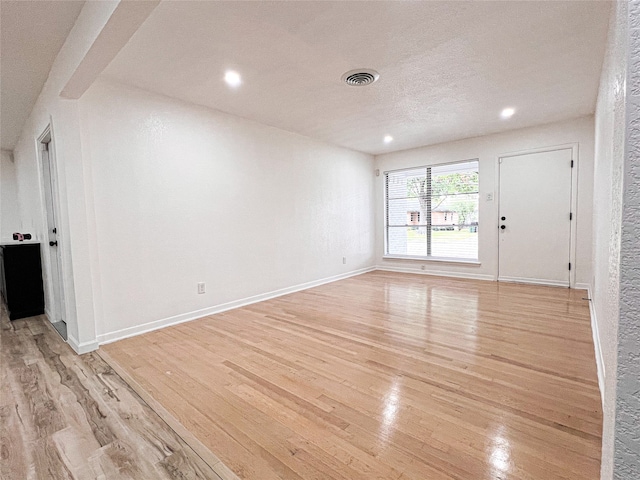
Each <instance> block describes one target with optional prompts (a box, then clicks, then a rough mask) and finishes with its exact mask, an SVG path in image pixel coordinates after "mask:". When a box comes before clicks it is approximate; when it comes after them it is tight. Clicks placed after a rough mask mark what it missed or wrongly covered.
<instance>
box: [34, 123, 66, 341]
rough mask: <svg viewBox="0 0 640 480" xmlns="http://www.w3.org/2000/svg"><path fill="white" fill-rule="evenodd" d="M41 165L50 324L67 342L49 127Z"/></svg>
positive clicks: (42, 143)
mask: <svg viewBox="0 0 640 480" xmlns="http://www.w3.org/2000/svg"><path fill="white" fill-rule="evenodd" d="M38 144H39V147H40V162H41V166H42V187H43V192H44V202H45V212H46V227H47V237H46V243H45V245H44V247H43V249H44V253H45V255H44V258H45V262H47V267H48V268H47V269H46V271H47V279H46V281H47V283H48V287H49V289H50V295H49V300H50V302H49V305H48V307H47V308H46V309H45V310H46V312H47V316H48V317H49V321H50V322H51V323H52V324H53V326H54V328H55V329H56V330H57V331H58V333H60V335H61V336H62V338H64V339H65V340H66V339H67V323H66V321H65V308H64V305H65V304H64V287H63V281H62V258H61V246H60V236H59V235H58V228H59V226H58V219H59V214H58V211H59V210H58V205H59V201H58V198H59V197H58V177H57V175H56V168H55V167H56V166H55V154H54V152H55V149H54V145H53V137H52V135H51V128H50V127H48V128H47V129H46V130H45V132H44V133H43V134H42V136H41V137H40V139H39V140H38Z"/></svg>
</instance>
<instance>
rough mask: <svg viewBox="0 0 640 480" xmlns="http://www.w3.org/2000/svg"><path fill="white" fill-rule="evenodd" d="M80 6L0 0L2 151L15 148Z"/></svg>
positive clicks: (78, 3)
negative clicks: (0, 29) (0, 30)
mask: <svg viewBox="0 0 640 480" xmlns="http://www.w3.org/2000/svg"><path fill="white" fill-rule="evenodd" d="M83 5H84V2H83V1H63V0H58V1H8V0H2V1H1V2H0V17H1V25H0V26H1V28H2V34H1V43H0V71H1V72H2V78H1V82H0V103H1V107H0V119H1V122H2V134H1V135H0V137H1V138H0V142H1V144H2V148H3V149H8V150H12V149H13V147H14V146H15V144H16V141H17V140H18V136H19V135H20V131H21V130H22V126H23V125H24V122H25V121H26V119H27V117H28V116H29V113H30V112H31V109H32V108H33V105H34V103H35V101H36V99H37V98H38V95H39V93H40V91H41V90H42V87H43V85H44V83H45V81H46V80H47V77H48V76H49V70H51V65H52V64H53V61H54V60H55V58H56V55H58V52H59V51H60V48H61V47H62V44H63V43H64V41H65V39H66V38H67V35H68V34H69V31H70V30H71V28H72V27H73V24H74V23H75V21H76V18H77V17H78V15H79V13H80V10H81V9H82V6H83Z"/></svg>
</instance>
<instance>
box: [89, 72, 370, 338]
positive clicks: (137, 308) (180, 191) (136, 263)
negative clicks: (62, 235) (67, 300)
mask: <svg viewBox="0 0 640 480" xmlns="http://www.w3.org/2000/svg"><path fill="white" fill-rule="evenodd" d="M81 112H82V124H83V127H84V128H83V130H84V131H85V132H86V137H85V138H83V145H87V146H89V148H87V149H85V155H87V156H88V157H89V158H90V162H91V170H92V172H93V178H92V185H93V197H94V201H95V219H96V227H97V239H98V252H99V275H100V282H99V283H100V290H101V293H102V294H101V309H102V311H101V312H100V313H99V314H98V315H97V318H98V324H97V331H98V338H99V340H101V341H109V340H113V339H114V338H119V337H122V336H124V335H130V334H134V333H137V332H140V331H142V330H144V329H148V328H152V327H158V326H162V325H165V324H168V323H170V322H173V321H176V320H182V319H184V318H187V317H193V316H198V315H202V314H203V313H206V312H207V311H208V309H209V310H212V311H215V308H214V307H216V306H220V305H223V304H227V303H229V302H236V301H241V300H242V299H246V298H248V297H253V296H255V295H259V294H265V293H267V292H272V291H276V290H279V289H283V288H287V287H292V286H295V285H299V284H304V283H306V282H311V281H316V280H319V279H323V278H327V277H332V276H335V275H341V274H345V273H347V272H351V271H354V270H358V269H362V268H366V267H371V266H372V265H373V252H374V249H373V245H374V218H373V212H372V211H371V205H372V203H373V196H374V190H373V179H374V173H373V157H371V156H370V155H366V154H362V153H357V152H353V151H350V150H346V149H343V148H338V147H333V146H329V145H327V144H324V143H321V142H318V141H314V140H311V139H308V138H305V137H302V136H299V135H296V134H291V133H287V132H284V131H282V130H278V129H275V128H271V127H267V126H264V125H261V124H258V123H254V122H250V121H247V120H243V119H240V118H238V117H234V116H231V115H227V114H224V113H220V112H215V111H212V110H209V109H206V108H203V107H199V106H195V105H191V104H186V103H183V102H181V101H177V100H173V99H170V98H168V97H163V96H158V95H155V94H151V93H148V92H145V91H143V90H138V89H134V88H131V87H126V86H123V85H118V84H115V83H111V82H108V81H104V80H103V81H99V82H97V83H96V84H94V85H93V86H92V87H91V88H90V90H89V91H88V92H87V93H86V94H85V95H84V96H83V98H82V99H81ZM343 256H346V257H347V264H346V265H344V264H343V263H342V257H343ZM197 282H206V288H207V292H206V294H204V295H198V294H197V288H196V284H197ZM190 313H191V314H192V315H189V314H190ZM176 316H177V317H176ZM151 322H155V323H151ZM150 323H151V324H150Z"/></svg>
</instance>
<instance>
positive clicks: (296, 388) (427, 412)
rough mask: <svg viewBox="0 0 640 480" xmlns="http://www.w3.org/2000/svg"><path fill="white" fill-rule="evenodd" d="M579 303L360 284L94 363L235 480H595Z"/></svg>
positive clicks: (547, 291)
mask: <svg viewBox="0 0 640 480" xmlns="http://www.w3.org/2000/svg"><path fill="white" fill-rule="evenodd" d="M584 296H585V292H584V291H576V290H569V289H563V288H552V287H542V286H528V285H515V284H505V283H494V282H482V281H472V280H458V279H446V278H441V277H429V276H421V275H406V274H396V273H387V272H380V271H378V272H372V273H368V274H364V275H360V276H358V277H353V278H349V279H346V280H342V281H339V282H335V283H331V284H327V285H323V286H320V287H317V288H313V289H310V290H306V291H302V292H298V293H294V294H291V295H287V296H283V297H279V298H276V299H273V300H269V301H266V302H261V303H258V304H254V305H250V306H247V307H244V308H240V309H236V310H232V311H229V312H226V313H222V314H218V315H213V316H210V317H205V318H202V319H199V320H196V321H193V322H189V323H184V324H181V325H177V326H174V327H170V328H165V329H163V330H159V331H156V332H151V333H147V334H145V335H141V336H138V337H134V338H130V339H126V340H122V341H120V342H117V343H114V344H110V345H106V346H104V347H102V349H103V350H104V351H105V352H106V353H107V354H108V355H109V358H110V359H111V360H110V361H113V362H117V364H118V365H119V368H122V369H124V370H125V371H126V372H127V373H128V374H129V375H130V376H131V377H132V378H133V379H134V380H135V382H137V383H139V385H140V386H141V387H142V388H144V389H145V390H146V391H148V393H149V394H150V395H151V396H152V397H153V398H154V399H155V400H157V401H158V402H159V403H160V404H161V405H162V406H163V407H164V408H165V409H166V410H167V411H168V412H169V413H171V414H172V415H173V416H175V417H176V418H177V419H178V420H179V421H180V422H181V423H182V424H183V425H184V427H186V428H187V429H188V430H189V431H190V432H191V433H193V435H195V437H197V439H198V440H199V441H200V442H202V443H203V444H204V445H206V446H207V447H208V448H210V449H211V451H212V452H214V453H215V454H216V455H217V456H218V457H219V458H220V459H221V460H222V461H223V462H224V463H225V464H226V465H227V467H229V468H230V469H231V470H232V471H233V472H235V473H236V474H237V475H238V476H239V477H240V478H246V479H259V480H270V479H278V478H286V479H323V480H327V479H340V480H347V479H367V480H370V479H421V480H425V479H432V480H437V479H456V480H467V479H469V480H471V479H473V480H479V479H502V480H506V479H523V480H552V479H572V480H581V479H583V480H586V479H589V480H595V479H597V478H599V470H600V460H599V459H600V444H601V422H602V420H601V416H602V415H601V405H600V396H599V392H598V385H597V380H596V367H595V359H594V352H593V344H592V339H591V332H590V325H589V323H590V322H589V306H588V302H587V301H585V300H582V297H584Z"/></svg>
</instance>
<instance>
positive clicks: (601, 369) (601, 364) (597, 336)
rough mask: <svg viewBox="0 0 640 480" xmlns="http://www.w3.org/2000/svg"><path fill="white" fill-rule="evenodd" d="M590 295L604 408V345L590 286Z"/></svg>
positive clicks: (590, 309) (599, 384)
mask: <svg viewBox="0 0 640 480" xmlns="http://www.w3.org/2000/svg"><path fill="white" fill-rule="evenodd" d="M587 290H588V296H589V313H590V314H591V334H592V335H593V348H594V349H595V353H596V367H597V370H598V387H599V388H600V400H601V401H602V408H603V409H604V379H605V370H604V358H603V356H602V346H601V345H600V332H599V331H598V319H597V317H596V306H595V304H594V303H593V295H592V294H591V288H590V287H588V288H587Z"/></svg>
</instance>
